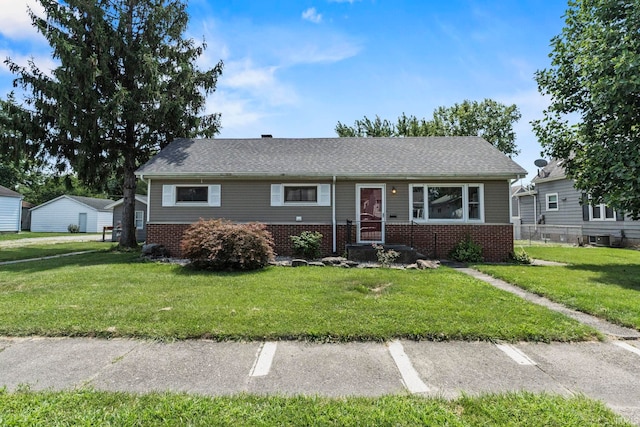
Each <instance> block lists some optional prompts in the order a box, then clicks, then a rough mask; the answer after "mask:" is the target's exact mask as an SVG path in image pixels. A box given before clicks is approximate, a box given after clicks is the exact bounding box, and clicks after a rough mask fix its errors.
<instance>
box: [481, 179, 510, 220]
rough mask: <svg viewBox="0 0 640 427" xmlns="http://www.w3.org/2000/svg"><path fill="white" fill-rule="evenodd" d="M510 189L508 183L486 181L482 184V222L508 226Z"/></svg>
mask: <svg viewBox="0 0 640 427" xmlns="http://www.w3.org/2000/svg"><path fill="white" fill-rule="evenodd" d="M510 199H511V187H510V186H509V181H507V180H504V181H488V182H485V183H484V222H486V223H489V224H508V223H510V222H511V218H510V216H509V200H510Z"/></svg>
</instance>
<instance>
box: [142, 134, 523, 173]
mask: <svg viewBox="0 0 640 427" xmlns="http://www.w3.org/2000/svg"><path fill="white" fill-rule="evenodd" d="M136 173H137V174H138V175H143V176H297V177H301V176H332V175H336V176H354V177H355V176H358V177H377V176H384V177H410V176H415V177H516V176H517V175H522V176H524V175H526V173H527V172H526V170H524V169H523V168H522V167H520V166H519V165H518V164H516V163H515V162H514V161H513V160H511V159H510V158H508V157H507V156H505V155H504V154H503V153H501V152H500V151H498V150H497V149H496V148H495V147H493V146H492V145H491V144H489V143H488V142H487V141H485V140H484V139H482V138H479V137H426V138H255V139H178V140H175V141H173V142H172V143H171V144H169V145H168V146H167V147H165V148H164V149H163V150H162V151H161V152H160V153H158V154H157V155H156V156H155V157H153V158H152V159H151V160H149V161H148V162H147V163H146V164H145V165H143V166H142V167H141V168H140V169H138V171H137V172H136Z"/></svg>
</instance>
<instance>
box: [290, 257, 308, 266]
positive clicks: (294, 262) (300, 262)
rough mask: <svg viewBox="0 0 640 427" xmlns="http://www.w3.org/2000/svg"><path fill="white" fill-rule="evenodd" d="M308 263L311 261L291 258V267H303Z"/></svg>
mask: <svg viewBox="0 0 640 427" xmlns="http://www.w3.org/2000/svg"><path fill="white" fill-rule="evenodd" d="M307 265H309V263H308V262H307V261H306V260H304V259H292V260H291V267H303V266H307Z"/></svg>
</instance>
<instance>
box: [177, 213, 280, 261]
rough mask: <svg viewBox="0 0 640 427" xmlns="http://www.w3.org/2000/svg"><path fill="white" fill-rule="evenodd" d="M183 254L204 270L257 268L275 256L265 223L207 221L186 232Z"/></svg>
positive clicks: (194, 225) (196, 224)
mask: <svg viewBox="0 0 640 427" xmlns="http://www.w3.org/2000/svg"><path fill="white" fill-rule="evenodd" d="M181 247H182V253H183V255H184V257H185V258H188V259H189V260H191V266H192V267H194V268H197V269H203V270H215V271H222V270H257V269H259V268H263V267H265V266H266V265H267V264H268V263H269V261H270V260H271V259H272V258H273V257H274V252H273V238H272V237H271V233H269V232H268V231H267V230H266V226H265V225H264V224H261V223H255V222H254V223H248V224H234V223H232V222H231V221H227V220H223V219H212V220H203V219H201V220H200V221H198V222H197V223H195V224H193V225H192V226H191V227H189V228H188V229H187V231H185V233H184V237H183V239H182V243H181Z"/></svg>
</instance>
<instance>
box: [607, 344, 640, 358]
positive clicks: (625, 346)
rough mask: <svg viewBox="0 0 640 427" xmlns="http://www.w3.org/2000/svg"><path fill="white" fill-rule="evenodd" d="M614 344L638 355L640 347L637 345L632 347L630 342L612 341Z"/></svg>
mask: <svg viewBox="0 0 640 427" xmlns="http://www.w3.org/2000/svg"><path fill="white" fill-rule="evenodd" d="M613 343H614V344H615V345H617V346H618V347H620V348H624V349H625V350H627V351H630V352H631V353H635V354H637V355H638V356H640V348H638V347H634V346H632V345H631V344H627V343H626V342H624V341H614V342H613Z"/></svg>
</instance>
